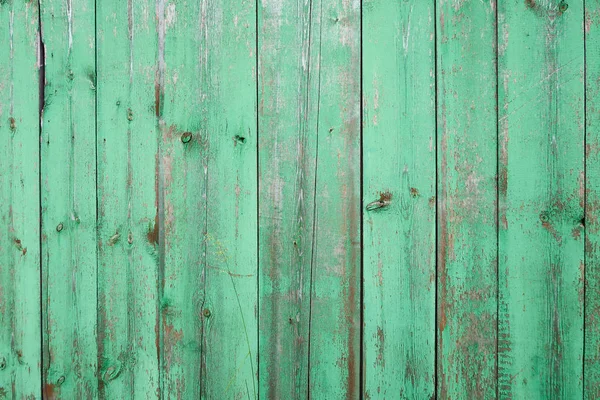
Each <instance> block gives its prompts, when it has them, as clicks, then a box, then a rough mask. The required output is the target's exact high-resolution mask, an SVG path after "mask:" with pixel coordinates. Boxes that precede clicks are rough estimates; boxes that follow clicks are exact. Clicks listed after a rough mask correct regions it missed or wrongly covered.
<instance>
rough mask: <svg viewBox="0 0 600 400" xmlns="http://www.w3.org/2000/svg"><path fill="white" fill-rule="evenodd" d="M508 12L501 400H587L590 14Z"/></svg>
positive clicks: (521, 6) (502, 62) (502, 48)
mask: <svg viewBox="0 0 600 400" xmlns="http://www.w3.org/2000/svg"><path fill="white" fill-rule="evenodd" d="M499 6H500V8H499V16H498V20H499V32H498V40H499V54H498V60H499V64H498V69H499V88H498V91H499V95H498V101H499V122H500V126H499V131H500V139H499V141H500V143H499V171H500V178H499V180H500V193H499V199H500V233H499V237H500V241H499V291H500V293H499V295H500V304H499V306H500V308H499V314H500V323H499V335H500V338H501V340H500V342H499V353H498V358H499V367H498V373H499V396H500V397H502V398H511V397H512V398H570V399H575V398H581V396H582V366H583V362H582V361H583V268H584V267H583V257H584V240H583V235H584V227H583V224H582V221H583V216H584V215H583V202H584V172H583V171H584V147H583V144H584V107H583V100H584V85H583V73H584V68H583V61H584V53H583V51H584V47H583V8H582V5H581V4H580V3H577V2H570V3H569V4H568V5H567V4H566V3H565V2H562V1H557V0H536V1H525V2H522V1H517V0H513V1H506V2H502V3H499Z"/></svg>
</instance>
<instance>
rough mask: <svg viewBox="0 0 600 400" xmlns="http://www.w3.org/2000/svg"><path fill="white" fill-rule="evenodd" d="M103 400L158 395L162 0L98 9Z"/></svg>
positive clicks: (111, 1)
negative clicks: (159, 11)
mask: <svg viewBox="0 0 600 400" xmlns="http://www.w3.org/2000/svg"><path fill="white" fill-rule="evenodd" d="M96 10H97V15H96V21H97V33H96V37H97V69H98V117H97V124H98V135H97V136H98V141H97V149H98V194H97V195H98V207H99V209H98V218H99V226H98V246H99V263H98V346H99V350H98V352H99V361H98V363H99V365H98V367H99V371H98V379H99V394H100V397H102V398H111V399H112V398H114V399H128V398H133V397H135V398H156V397H159V396H160V387H159V320H158V315H159V314H158V302H159V299H158V277H159V243H158V242H159V240H158V236H159V234H158V222H159V221H158V215H159V213H158V201H157V199H158V196H157V189H156V187H157V177H156V170H157V168H158V167H157V154H158V123H157V122H158V119H157V101H156V83H157V65H158V45H157V42H158V35H157V26H156V17H155V15H156V14H155V13H156V7H155V4H154V1H150V0H140V1H135V2H134V1H133V0H129V1H128V2H123V1H119V0H103V1H101V2H98V3H97V4H96Z"/></svg>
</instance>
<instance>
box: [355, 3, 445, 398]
mask: <svg viewBox="0 0 600 400" xmlns="http://www.w3.org/2000/svg"><path fill="white" fill-rule="evenodd" d="M434 7H435V3H434V2H433V1H408V2H397V1H391V0H386V1H373V0H367V1H364V2H363V38H364V39H363V93H364V95H363V96H364V97H363V104H364V106H363V112H364V114H363V126H364V128H363V129H364V130H363V170H364V175H363V186H364V199H363V200H364V202H365V204H363V206H366V207H367V210H366V211H365V213H364V217H363V227H364V228H363V229H364V233H363V242H364V305H363V307H364V338H363V344H364V350H363V351H364V365H365V370H364V378H363V379H364V382H365V386H364V393H365V397H366V398H386V397H398V396H399V397H401V398H422V399H425V398H433V396H434V392H435V226H436V218H435V215H436V207H435V205H436V200H435V196H436V153H435V148H436V147H435V137H436V130H435V118H436V114H435V39H434V38H435V28H434V12H435V10H434Z"/></svg>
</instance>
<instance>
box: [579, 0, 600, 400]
mask: <svg viewBox="0 0 600 400" xmlns="http://www.w3.org/2000/svg"><path fill="white" fill-rule="evenodd" d="M585 7H586V8H585V21H584V22H585V25H584V27H585V74H586V75H585V82H586V87H585V90H586V95H585V99H586V103H585V118H586V121H585V122H586V124H585V129H586V145H587V146H586V153H585V154H586V169H585V188H586V198H585V206H586V209H585V284H586V286H585V321H584V322H585V336H584V337H585V344H584V345H585V348H584V354H585V360H584V362H585V364H584V376H583V383H584V386H583V390H584V398H585V399H587V400H592V399H598V398H600V346H599V344H600V221H599V217H600V1H599V0H587V1H586V2H585Z"/></svg>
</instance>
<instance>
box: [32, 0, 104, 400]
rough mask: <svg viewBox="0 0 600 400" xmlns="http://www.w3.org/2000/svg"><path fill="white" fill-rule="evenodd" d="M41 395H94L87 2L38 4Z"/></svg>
mask: <svg viewBox="0 0 600 400" xmlns="http://www.w3.org/2000/svg"><path fill="white" fill-rule="evenodd" d="M41 7H42V8H41V10H40V12H41V27H42V41H43V43H44V49H45V56H46V57H45V82H44V94H45V96H44V113H43V119H42V140H41V151H42V154H41V165H42V171H44V174H43V177H42V184H41V190H42V221H43V235H42V270H43V282H42V284H43V289H44V291H43V293H44V295H43V300H42V305H43V310H44V313H43V315H44V337H43V346H44V347H43V351H44V366H43V368H44V371H43V374H44V378H43V379H44V382H43V385H44V396H45V397H46V398H50V399H52V398H93V397H96V396H97V393H96V390H97V386H98V385H97V379H96V369H97V368H96V363H97V358H98V355H97V347H96V261H97V259H96V255H97V254H96V248H97V246H96V66H95V63H96V54H95V53H96V52H95V50H96V49H95V36H96V32H95V29H94V26H95V25H94V21H95V9H94V2H93V1H87V0H86V1H76V2H72V1H67V2H64V1H56V0H45V1H43V2H41Z"/></svg>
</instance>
